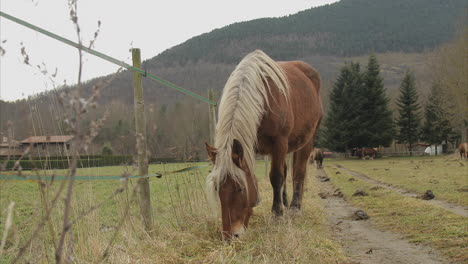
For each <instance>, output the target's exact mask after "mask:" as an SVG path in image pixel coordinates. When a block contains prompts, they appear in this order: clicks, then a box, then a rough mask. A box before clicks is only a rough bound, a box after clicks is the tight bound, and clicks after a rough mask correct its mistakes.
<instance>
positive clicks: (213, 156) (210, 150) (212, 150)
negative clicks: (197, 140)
mask: <svg viewBox="0 0 468 264" xmlns="http://www.w3.org/2000/svg"><path fill="white" fill-rule="evenodd" d="M205 146H206V152H208V158H210V160H211V162H213V164H215V162H216V151H217V149H216V148H215V147H212V146H210V144H208V142H205Z"/></svg>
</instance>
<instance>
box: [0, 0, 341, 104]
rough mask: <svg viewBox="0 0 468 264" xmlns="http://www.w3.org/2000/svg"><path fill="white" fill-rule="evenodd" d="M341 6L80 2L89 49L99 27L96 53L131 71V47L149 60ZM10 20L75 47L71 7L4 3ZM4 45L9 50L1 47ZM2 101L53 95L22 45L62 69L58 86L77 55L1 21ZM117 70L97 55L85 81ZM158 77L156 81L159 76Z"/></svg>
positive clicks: (265, 0)
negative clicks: (208, 35)
mask: <svg viewBox="0 0 468 264" xmlns="http://www.w3.org/2000/svg"><path fill="white" fill-rule="evenodd" d="M336 1H337V0H289V1H285V0H235V1H234V0H229V1H222V0H197V1H193V0H185V1H181V0H170V1H151V0H146V1H143V0H133V1H130V0H126V1H123V0H78V16H79V24H80V26H81V28H82V38H83V43H84V44H85V45H88V43H89V41H90V40H91V39H92V36H93V34H94V32H95V30H96V28H97V23H98V20H100V21H101V31H100V34H99V37H98V39H97V41H96V43H95V49H96V50H98V51H100V52H103V53H105V54H107V55H109V56H112V57H114V58H117V59H120V60H123V61H125V62H127V63H129V64H131V58H130V52H129V49H130V48H131V47H134V48H140V49H141V53H142V59H143V60H145V59H149V58H151V57H154V56H156V55H157V54H159V53H161V52H162V51H164V50H166V49H168V48H170V47H173V46H175V45H177V44H180V43H182V42H184V41H186V40H187V39H189V38H191V37H194V36H197V35H200V34H202V33H205V32H209V31H211V30H213V29H216V28H221V27H223V26H226V25H229V24H232V23H234V22H241V21H248V20H252V19H256V18H263V17H281V16H286V15H289V14H294V13H297V12H299V11H301V10H305V9H308V8H311V7H314V6H320V5H324V4H330V3H333V2H336ZM0 10H1V11H2V12H5V13H7V14H9V15H12V16H15V17H17V18H20V19H22V20H26V21H27V22H29V23H31V24H34V25H37V26H39V27H42V28H44V29H46V30H49V31H52V32H54V33H55V34H58V35H60V36H63V37H65V38H68V39H70V40H73V41H76V40H77V37H76V33H75V31H74V28H73V24H72V22H71V21H70V19H69V9H68V1H67V0H0ZM3 41H6V42H3ZM0 43H1V44H0V45H1V46H2V48H3V49H5V51H6V53H5V55H4V56H2V57H0V99H2V100H7V101H12V100H16V99H21V98H27V97H28V96H30V95H34V94H36V93H39V92H42V91H45V90H50V89H53V88H54V83H53V82H52V81H50V80H48V79H47V78H45V77H44V76H43V75H42V74H41V73H40V71H39V70H37V68H35V67H31V66H27V65H25V64H24V63H23V57H22V56H21V47H22V46H21V43H23V44H22V45H23V46H24V47H25V48H26V52H27V53H28V55H29V57H30V63H31V64H32V65H33V66H35V65H37V64H42V63H44V64H45V65H46V67H47V70H48V71H49V72H52V73H53V72H54V71H55V68H58V73H57V76H56V78H55V81H54V82H55V85H56V86H60V85H61V84H63V83H64V81H66V83H67V84H73V83H76V82H77V69H78V56H77V54H78V52H77V50H76V49H75V48H72V47H70V46H67V45H64V44H63V43H61V42H58V41H56V40H54V39H51V38H49V37H46V36H44V35H42V34H40V33H37V32H35V31H32V30H30V29H28V28H25V27H23V26H21V25H18V24H15V23H14V22H11V21H10V20H7V19H5V18H3V17H0ZM117 69H118V67H117V66H116V65H113V64H111V63H109V62H107V61H104V60H102V59H98V58H96V57H94V56H93V55H85V64H84V73H83V80H87V79H90V78H94V77H97V76H102V75H106V74H109V73H112V72H115V71H116V70H117ZM154 74H157V73H154Z"/></svg>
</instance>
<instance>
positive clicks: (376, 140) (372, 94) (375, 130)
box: [359, 54, 394, 147]
mask: <svg viewBox="0 0 468 264" xmlns="http://www.w3.org/2000/svg"><path fill="white" fill-rule="evenodd" d="M363 78H364V80H363V84H364V86H363V88H362V89H361V90H360V91H361V98H362V102H361V104H362V105H361V113H360V115H359V118H360V119H361V124H362V126H361V127H362V129H361V133H360V136H361V137H362V139H361V140H360V141H359V143H360V144H359V145H360V146H362V147H377V146H388V145H389V144H390V143H391V142H392V139H393V134H394V131H393V119H392V111H390V110H389V107H388V102H389V100H388V98H387V95H386V93H385V88H384V85H383V78H382V77H381V76H380V66H379V63H378V62H377V57H376V56H375V55H374V54H372V55H371V56H370V57H369V62H368V64H367V69H366V72H365V73H364V76H363Z"/></svg>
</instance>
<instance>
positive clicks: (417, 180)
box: [328, 155, 468, 206]
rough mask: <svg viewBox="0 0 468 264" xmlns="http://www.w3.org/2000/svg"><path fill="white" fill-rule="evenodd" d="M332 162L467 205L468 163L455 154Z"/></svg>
mask: <svg viewBox="0 0 468 264" xmlns="http://www.w3.org/2000/svg"><path fill="white" fill-rule="evenodd" d="M330 163H331V164H340V165H342V166H344V167H345V168H348V169H350V170H353V171H357V172H360V173H363V174H365V175H367V176H369V177H370V178H372V179H375V180H379V181H382V182H385V183H389V184H392V185H394V186H397V187H400V188H404V189H407V190H410V191H414V192H416V193H420V194H423V193H424V192H425V191H427V190H432V191H433V193H434V194H435V195H436V198H437V199H440V200H445V201H447V202H451V203H456V204H460V205H465V206H468V163H467V162H461V161H460V159H459V158H458V157H456V156H454V155H451V156H438V157H428V156H425V157H414V158H384V159H376V160H333V161H330V162H329V163H328V164H329V165H331V164H330Z"/></svg>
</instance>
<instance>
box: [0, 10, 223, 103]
mask: <svg viewBox="0 0 468 264" xmlns="http://www.w3.org/2000/svg"><path fill="white" fill-rule="evenodd" d="M0 16H1V17H4V18H6V19H9V20H11V21H13V22H15V23H17V24H20V25H22V26H25V27H27V28H29V29H32V30H34V31H37V32H39V33H41V34H44V35H46V36H48V37H51V38H53V39H56V40H58V41H60V42H63V43H65V44H67V45H70V46H72V47H75V48H77V49H80V50H83V51H85V52H87V53H89V54H92V55H94V56H96V57H99V58H101V59H104V60H106V61H109V62H111V63H114V64H116V65H119V66H121V67H123V68H126V69H128V70H132V71H134V72H137V73H139V74H141V75H143V76H145V77H146V76H147V77H149V78H151V79H153V80H155V81H157V82H158V83H160V84H162V85H164V86H166V87H169V88H172V89H175V90H177V91H179V92H182V93H184V94H186V95H189V96H192V97H195V98H197V99H199V100H201V101H204V102H206V103H209V104H211V105H216V102H214V101H212V100H210V99H207V98H205V97H202V96H200V95H198V94H196V93H194V92H191V91H189V90H186V89H184V88H182V87H179V86H177V85H176V84H173V83H171V82H169V81H166V80H164V79H162V78H160V77H158V76H156V75H154V74H151V73H147V72H146V71H145V70H142V69H140V68H137V67H134V66H132V65H130V64H128V63H125V62H123V61H120V60H118V59H115V58H113V57H111V56H108V55H106V54H103V53H101V52H98V51H95V50H93V49H91V48H88V47H85V46H83V45H81V44H78V43H76V42H73V41H71V40H69V39H66V38H64V37H61V36H59V35H57V34H54V33H52V32H50V31H47V30H45V29H42V28H40V27H38V26H35V25H33V24H30V23H28V22H26V21H24V20H21V19H19V18H16V17H14V16H11V15H9V14H6V13H5V12H2V11H0Z"/></svg>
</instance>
